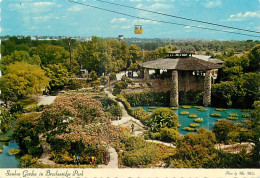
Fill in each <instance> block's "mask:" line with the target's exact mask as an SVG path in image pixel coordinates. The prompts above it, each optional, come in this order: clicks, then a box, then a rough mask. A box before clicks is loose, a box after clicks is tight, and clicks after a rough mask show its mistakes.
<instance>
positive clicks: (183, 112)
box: [181, 111, 189, 115]
mask: <svg viewBox="0 0 260 178" xmlns="http://www.w3.org/2000/svg"><path fill="white" fill-rule="evenodd" d="M188 114H189V111H182V112H181V115H188Z"/></svg>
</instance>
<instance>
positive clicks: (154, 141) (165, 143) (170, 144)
mask: <svg viewBox="0 0 260 178" xmlns="http://www.w3.org/2000/svg"><path fill="white" fill-rule="evenodd" d="M146 141H147V142H153V143H159V144H163V145H165V146H169V147H173V148H176V146H174V145H173V144H172V143H167V142H162V141H159V140H146Z"/></svg>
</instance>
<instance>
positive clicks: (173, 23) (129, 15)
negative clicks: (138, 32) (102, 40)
mask: <svg viewBox="0 0 260 178" xmlns="http://www.w3.org/2000/svg"><path fill="white" fill-rule="evenodd" d="M68 1H69V2H72V3H75V4H80V5H83V6H87V7H91V8H95V9H99V10H103V11H107V12H112V13H115V14H120V15H124V16H128V17H132V18H138V19H142V20H147V21H153V22H160V23H166V24H172V25H179V26H185V27H193V28H199V29H206V30H211V31H219V32H224V33H232V34H237V35H243V36H251V37H257V38H260V36H256V35H251V34H245V33H240V32H232V31H227V30H219V29H214V28H208V27H202V26H196V25H187V24H182V23H175V22H168V21H163V20H156V19H149V18H144V17H138V16H134V15H131V14H126V13H123V12H118V11H114V10H110V9H105V8H102V7H97V6H93V5H90V4H86V3H81V2H77V1H73V0H68Z"/></svg>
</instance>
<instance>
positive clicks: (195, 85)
mask: <svg viewBox="0 0 260 178" xmlns="http://www.w3.org/2000/svg"><path fill="white" fill-rule="evenodd" d="M222 63H223V61H221V60H219V59H214V58H211V57H210V56H204V55H195V54H194V53H193V52H187V51H182V50H176V51H169V52H168V53H167V56H166V57H165V58H159V59H156V60H152V61H148V62H143V63H140V64H139V67H140V68H141V72H142V75H141V76H143V77H144V79H145V80H146V81H149V80H150V75H149V70H155V74H154V76H155V77H156V76H158V75H160V72H161V71H162V70H164V71H167V73H168V74H169V77H171V80H170V85H171V87H170V105H171V106H178V105H179V92H180V91H183V92H188V91H190V90H192V91H198V90H201V91H204V95H203V105H205V106H209V105H210V104H211V84H212V82H213V78H216V75H217V70H218V69H220V68H222V65H221V64H222Z"/></svg>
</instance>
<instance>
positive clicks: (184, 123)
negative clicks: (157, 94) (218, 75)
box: [133, 106, 248, 135]
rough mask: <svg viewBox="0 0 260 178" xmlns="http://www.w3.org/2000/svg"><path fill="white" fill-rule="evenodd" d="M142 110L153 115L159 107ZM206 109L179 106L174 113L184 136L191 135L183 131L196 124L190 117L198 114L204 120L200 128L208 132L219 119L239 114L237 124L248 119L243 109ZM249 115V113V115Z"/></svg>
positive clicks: (147, 107)
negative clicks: (243, 114)
mask: <svg viewBox="0 0 260 178" xmlns="http://www.w3.org/2000/svg"><path fill="white" fill-rule="evenodd" d="M135 108H136V107H133V109H135ZM142 108H143V109H144V110H145V111H147V112H149V113H151V112H152V111H153V110H155V109H157V108H159V107H155V108H153V109H151V108H150V109H149V106H142ZM203 108H206V109H207V110H206V111H199V109H197V108H194V107H193V106H191V108H190V109H183V108H182V106H179V107H178V109H177V110H174V112H175V113H176V115H177V116H178V118H179V123H180V124H181V127H179V133H180V134H182V135H184V134H186V133H189V132H188V131H185V130H183V128H184V127H188V126H189V125H190V124H191V123H195V122H194V118H190V117H189V115H190V114H196V115H197V117H196V118H203V122H202V123H199V124H200V126H199V127H197V128H200V127H202V126H203V127H205V128H206V129H208V130H212V127H213V126H214V124H215V122H216V121H217V120H218V119H222V118H228V116H229V114H237V115H238V120H232V121H233V122H235V123H237V122H242V121H243V120H247V119H246V118H242V116H241V115H242V113H245V112H242V111H241V109H226V110H225V111H216V108H213V107H203ZM182 111H188V112H189V114H188V115H181V114H180V113H181V112H182ZM211 113H220V114H221V116H220V117H212V116H211V115H210V114H211ZM247 114H248V113H247Z"/></svg>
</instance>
